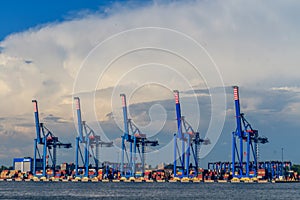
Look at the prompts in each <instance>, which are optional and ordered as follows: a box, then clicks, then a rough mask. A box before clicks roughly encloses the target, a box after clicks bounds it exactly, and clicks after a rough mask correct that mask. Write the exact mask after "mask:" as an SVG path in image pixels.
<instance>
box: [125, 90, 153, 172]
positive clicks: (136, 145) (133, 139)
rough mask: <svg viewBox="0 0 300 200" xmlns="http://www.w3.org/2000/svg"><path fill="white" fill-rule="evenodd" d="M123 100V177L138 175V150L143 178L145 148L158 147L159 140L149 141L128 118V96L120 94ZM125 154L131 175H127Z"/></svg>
mask: <svg viewBox="0 0 300 200" xmlns="http://www.w3.org/2000/svg"><path fill="white" fill-rule="evenodd" d="M120 96H121V99H122V107H123V120H124V134H123V136H122V154H121V175H122V176H127V177H135V175H136V168H135V166H136V160H137V156H136V155H137V150H138V153H139V155H140V160H141V163H142V176H144V173H145V147H146V146H157V145H158V141H157V140H148V139H147V137H146V135H145V134H143V133H141V131H140V130H139V129H138V127H137V126H136V125H135V124H134V123H133V122H132V120H131V119H129V118H128V115H127V102H126V95H125V94H120ZM125 142H128V143H129V148H130V150H129V152H130V154H129V157H128V153H127V149H126V145H125ZM125 154H126V158H127V163H128V166H129V168H130V169H129V174H127V172H126V170H125V167H124V160H125V158H124V157H125Z"/></svg>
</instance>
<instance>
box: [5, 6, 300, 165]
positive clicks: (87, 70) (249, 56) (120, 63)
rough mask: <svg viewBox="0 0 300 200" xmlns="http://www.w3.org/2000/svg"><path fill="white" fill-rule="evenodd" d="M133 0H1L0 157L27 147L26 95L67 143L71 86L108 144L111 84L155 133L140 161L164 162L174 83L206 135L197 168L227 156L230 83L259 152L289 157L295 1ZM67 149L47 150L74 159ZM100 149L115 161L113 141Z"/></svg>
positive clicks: (118, 124)
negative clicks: (154, 144)
mask: <svg viewBox="0 0 300 200" xmlns="http://www.w3.org/2000/svg"><path fill="white" fill-rule="evenodd" d="M140 2H141V1H126V2H125V1H97V0H94V1H83V0H82V1H72V4H71V3H69V4H67V3H66V1H65V2H64V3H63V4H62V3H61V1H43V3H41V1H1V7H0V25H1V27H2V28H1V30H0V49H1V51H0V98H1V99H5V101H1V103H0V110H1V113H0V138H1V140H0V164H1V163H2V162H3V163H4V164H6V165H10V164H11V161H12V158H13V157H23V156H32V152H33V138H34V136H35V134H34V125H33V122H34V120H33V114H32V112H33V111H32V104H31V100H32V99H37V100H38V101H39V106H40V110H41V113H40V115H41V120H42V121H44V122H45V124H47V127H48V128H50V129H51V130H53V132H54V133H55V134H56V135H57V136H59V137H60V138H62V139H65V140H66V141H68V142H72V143H73V144H74V142H75V137H76V135H77V132H76V120H75V122H74V114H75V113H74V109H73V102H72V97H73V95H76V96H79V97H80V98H81V101H82V107H83V117H84V119H85V120H86V121H88V122H89V123H90V124H92V126H93V128H94V129H95V130H96V131H97V132H99V133H101V136H102V137H103V138H105V139H110V140H113V141H114V143H115V144H117V145H118V144H119V143H120V134H122V127H123V126H122V113H121V111H122V110H121V105H120V98H119V93H121V92H122V93H123V92H124V93H126V94H127V95H128V100H129V104H131V107H130V109H129V113H130V117H131V118H132V119H133V120H134V121H135V122H136V123H137V125H139V127H140V128H141V130H143V131H144V132H147V134H148V135H151V136H152V137H153V138H154V139H158V140H159V141H160V144H161V146H160V147H161V149H160V151H159V154H156V153H155V152H154V153H153V155H152V156H151V155H149V157H147V159H148V162H150V163H154V164H157V163H159V162H162V161H166V162H171V161H172V158H171V157H170V154H172V143H170V140H171V139H172V134H173V133H174V131H176V122H175V121H174V119H175V113H174V105H173V104H172V102H173V95H172V91H173V90H174V89H178V90H179V91H180V92H181V95H182V109H183V111H182V112H183V115H185V116H186V119H187V120H188V121H189V122H190V123H191V124H192V125H193V126H194V129H195V130H199V131H200V132H201V135H202V136H203V137H207V138H209V139H210V140H211V141H212V145H211V146H209V145H208V146H205V147H203V152H202V156H203V157H204V158H203V167H205V166H206V165H205V163H206V162H208V161H219V160H230V156H231V153H230V151H231V132H232V131H233V130H234V129H235V121H234V107H233V94H232V90H231V89H230V88H231V86H232V85H239V86H240V88H241V90H240V92H241V106H242V112H245V113H246V118H247V119H248V120H249V121H250V122H251V124H252V126H253V127H254V128H256V129H258V130H259V133H260V134H261V135H264V136H267V137H268V138H269V141H270V143H269V144H266V145H264V146H263V147H262V148H261V158H262V159H266V160H277V159H280V158H281V148H284V151H285V158H286V159H288V160H292V161H293V162H296V163H300V160H299V156H298V147H297V145H298V142H297V141H298V138H299V136H298V130H300V126H299V122H298V119H299V115H300V81H299V80H300V70H299V69H300V68H299V66H298V65H299V63H300V60H299V59H300V57H299V46H300V38H299V35H300V26H299V22H298V19H299V18H300V16H299V12H298V10H299V8H300V4H299V2H298V1H292V0H291V1H288V2H283V1H282V2H280V1H278V2H273V1H271V0H270V1H259V0H257V1H243V2H239V1H234V0H232V1H226V2H225V1H221V0H219V1H200V0H199V1H193V0H191V1H171V0H170V1H143V3H140ZM283 134H284V136H283ZM291 138H292V139H291ZM168 145H169V146H170V149H168ZM74 151H75V150H74V149H73V150H70V151H69V152H65V151H62V152H61V155H60V156H59V158H61V159H64V160H66V161H68V162H71V161H74ZM103 151H104V152H105V153H104V155H103V160H109V159H111V158H113V159H115V161H116V157H117V152H118V149H114V150H113V151H111V150H105V149H104V150H103ZM3 152H5V153H3ZM70 152H71V153H70ZM206 154H207V155H206Z"/></svg>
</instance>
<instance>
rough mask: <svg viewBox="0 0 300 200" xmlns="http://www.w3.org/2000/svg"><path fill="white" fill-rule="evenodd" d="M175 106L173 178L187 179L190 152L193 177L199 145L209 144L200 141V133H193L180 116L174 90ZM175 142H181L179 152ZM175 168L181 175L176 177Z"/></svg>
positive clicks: (197, 168) (178, 102)
mask: <svg viewBox="0 0 300 200" xmlns="http://www.w3.org/2000/svg"><path fill="white" fill-rule="evenodd" d="M174 97H175V105H176V119H177V133H175V134H174V164H173V167H174V168H173V171H174V176H175V177H178V176H179V177H188V176H189V171H190V156H191V152H192V155H193V158H194V163H195V166H194V168H195V172H196V173H195V175H197V174H198V170H199V166H200V164H199V163H200V145H201V144H205V145H206V144H209V143H210V141H209V140H208V139H201V138H200V133H199V132H195V131H194V129H193V128H192V126H191V125H190V124H189V123H188V122H187V121H186V120H185V118H184V116H182V115H181V108H180V101H179V91H178V90H174ZM177 140H179V141H181V151H180V148H179V146H178V143H177ZM177 153H178V155H179V162H180V165H179V166H178V165H177ZM177 168H179V169H180V170H181V175H178V173H177Z"/></svg>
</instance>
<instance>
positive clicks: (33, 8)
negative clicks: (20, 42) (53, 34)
mask: <svg viewBox="0 0 300 200" xmlns="http://www.w3.org/2000/svg"><path fill="white" fill-rule="evenodd" d="M148 2H150V1H148V0H147V1H142V2H140V1H126V0H89V1H86V0H74V1H59V0H45V1H39V0H28V1H22V0H11V1H10V0H4V1H1V7H0V26H1V27H2V28H1V30H0V40H2V39H4V38H5V37H6V36H7V35H9V34H11V33H14V32H20V31H25V30H27V29H29V28H32V27H35V26H38V25H41V24H45V23H53V22H62V21H64V20H66V19H71V18H73V17H78V16H79V15H80V13H81V14H87V13H89V12H91V13H94V12H99V13H101V14H104V15H105V12H107V9H109V8H110V7H111V6H112V5H114V4H127V5H130V6H131V7H135V6H138V5H143V4H146V3H148Z"/></svg>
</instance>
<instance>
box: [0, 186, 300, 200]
mask: <svg viewBox="0 0 300 200" xmlns="http://www.w3.org/2000/svg"><path fill="white" fill-rule="evenodd" d="M0 198H1V199H150V200H154V199H252V200H253V199H300V183H101V182H98V183H97V182H96V183H93V182H88V183H82V182H0Z"/></svg>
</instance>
